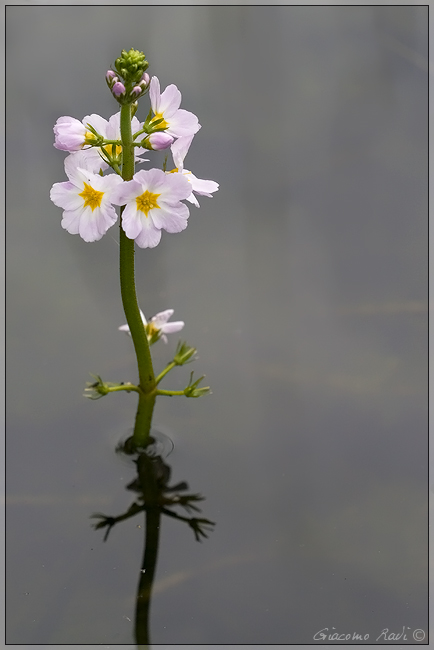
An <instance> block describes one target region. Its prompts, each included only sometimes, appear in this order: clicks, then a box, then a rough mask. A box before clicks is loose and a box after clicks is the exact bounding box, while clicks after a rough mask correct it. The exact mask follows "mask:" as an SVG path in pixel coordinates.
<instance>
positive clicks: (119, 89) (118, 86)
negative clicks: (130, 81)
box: [112, 81, 125, 97]
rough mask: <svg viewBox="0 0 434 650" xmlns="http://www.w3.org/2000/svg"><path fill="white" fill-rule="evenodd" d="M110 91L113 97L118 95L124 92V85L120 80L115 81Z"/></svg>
mask: <svg viewBox="0 0 434 650" xmlns="http://www.w3.org/2000/svg"><path fill="white" fill-rule="evenodd" d="M112 93H113V95H114V96H115V97H120V96H121V95H124V94H125V86H124V84H123V83H121V82H120V81H117V82H116V83H115V85H114V86H113V88H112Z"/></svg>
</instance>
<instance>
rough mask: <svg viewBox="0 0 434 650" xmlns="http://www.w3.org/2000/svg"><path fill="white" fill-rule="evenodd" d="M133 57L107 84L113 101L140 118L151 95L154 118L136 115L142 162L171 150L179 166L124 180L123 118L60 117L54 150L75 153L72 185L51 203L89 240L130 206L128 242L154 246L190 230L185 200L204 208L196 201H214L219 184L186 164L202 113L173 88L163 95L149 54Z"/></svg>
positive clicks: (69, 169)
mask: <svg viewBox="0 0 434 650" xmlns="http://www.w3.org/2000/svg"><path fill="white" fill-rule="evenodd" d="M130 54H131V51H130V53H128V52H124V51H123V53H122V55H123V56H122V57H120V58H119V59H117V60H116V63H115V67H116V72H115V71H113V70H109V71H108V72H107V74H106V81H107V84H108V86H109V88H110V90H111V92H112V94H113V96H114V97H115V98H116V99H117V100H118V101H119V103H120V104H121V105H124V104H130V105H131V106H132V107H133V113H134V112H135V110H136V108H137V103H136V102H135V100H136V99H137V98H139V97H140V96H142V95H143V94H144V93H146V92H149V98H150V103H151V110H150V111H149V114H148V117H147V118H146V120H145V121H144V122H140V121H139V120H138V119H137V118H136V117H135V116H133V117H132V119H131V129H132V134H133V146H134V152H135V156H134V157H135V162H136V163H143V162H148V160H147V159H145V158H142V154H143V153H144V152H145V151H147V150H148V151H152V150H161V149H167V148H168V147H171V151H172V157H173V161H174V165H175V168H174V169H173V170H171V171H165V170H164V171H163V170H160V169H156V168H152V169H148V170H144V169H141V170H140V171H137V172H136V173H135V174H134V176H133V178H132V180H128V181H126V180H123V178H122V176H121V167H122V138H121V127H120V113H119V112H118V113H116V114H115V115H112V116H111V117H110V119H109V120H108V121H107V120H105V119H104V118H103V117H101V116H100V115H96V114H92V115H87V116H86V117H84V118H83V120H82V121H81V122H80V121H79V120H77V119H75V118H73V117H68V116H65V117H60V118H59V119H58V120H57V122H56V124H55V126H54V135H55V141H54V146H55V147H56V148H57V149H60V150H62V151H67V152H68V153H69V155H68V156H67V158H66V159H65V172H66V175H67V177H68V181H65V182H62V183H55V184H54V185H53V187H52V189H51V192H50V198H51V200H52V201H53V203H54V204H55V205H57V206H58V207H59V208H62V209H63V219H62V223H61V225H62V227H63V228H65V230H67V231H68V232H69V233H71V234H79V235H80V236H81V237H82V238H83V239H84V241H86V242H93V241H98V240H99V239H101V237H102V236H103V235H104V234H105V233H106V232H107V230H108V229H109V228H111V226H113V225H114V224H115V223H116V221H117V213H116V209H115V207H114V206H125V207H124V210H123V212H122V228H123V230H124V232H125V234H126V236H127V237H128V238H129V239H134V240H135V241H136V243H137V245H138V246H140V247H141V248H153V247H155V246H157V244H158V243H159V242H160V239H161V232H162V230H165V231H166V232H169V233H175V232H181V231H182V230H184V229H185V228H186V227H187V223H188V218H189V208H188V207H187V205H185V203H182V201H184V200H186V201H188V202H190V203H193V204H194V205H195V206H196V207H199V203H198V201H197V198H196V196H195V195H196V194H197V195H202V196H208V197H211V196H212V193H213V192H215V191H216V190H218V184H217V183H215V182H214V181H210V180H201V179H198V178H197V177H196V176H194V175H193V174H192V173H191V172H190V171H188V170H186V169H185V168H184V158H185V156H186V154H187V152H188V149H189V147H190V145H191V142H192V140H193V137H194V135H195V134H196V133H197V132H198V131H199V129H200V128H201V126H200V124H199V121H198V119H197V117H196V115H193V113H190V112H189V111H186V110H183V109H181V108H179V107H180V104H181V93H180V91H179V90H178V88H177V87H176V86H175V85H173V84H171V85H169V86H168V87H167V88H166V89H165V90H164V92H160V82H159V80H158V79H157V77H152V78H150V77H149V75H148V73H147V72H145V70H146V68H147V65H148V64H147V62H146V61H145V59H144V55H142V56H139V54H141V53H139V54H138V55H137V57H136V59H137V60H136V59H135V58H134V57H132V58H131V56H129V55H130ZM124 55H125V56H124ZM121 79H122V81H121ZM133 113H132V114H133ZM107 171H109V172H114V173H107V174H106V173H105V172H107Z"/></svg>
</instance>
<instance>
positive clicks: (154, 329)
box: [146, 323, 160, 339]
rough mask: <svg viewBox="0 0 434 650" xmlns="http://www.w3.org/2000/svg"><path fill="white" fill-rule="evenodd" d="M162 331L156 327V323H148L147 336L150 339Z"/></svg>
mask: <svg viewBox="0 0 434 650" xmlns="http://www.w3.org/2000/svg"><path fill="white" fill-rule="evenodd" d="M159 331H160V330H159V329H158V327H156V326H155V325H154V323H148V324H147V325H146V334H147V337H148V339H150V338H152V337H153V336H154V334H157V333H158V332H159Z"/></svg>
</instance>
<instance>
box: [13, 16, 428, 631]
mask: <svg viewBox="0 0 434 650" xmlns="http://www.w3.org/2000/svg"><path fill="white" fill-rule="evenodd" d="M6 40H7V43H6V45H7V136H6V137H7V176H6V180H7V204H6V207H7V300H8V302H7V307H8V312H7V327H8V329H7V333H8V338H7V345H8V366H7V385H8V391H7V399H8V417H7V500H8V510H7V512H8V518H7V521H8V527H7V551H8V554H7V578H8V583H7V587H8V591H7V642H8V643H15V644H17V643H19V644H68V643H71V644H74V643H75V644H77V643H80V644H84V643H85V644H101V643H106V644H128V643H131V642H132V622H131V621H130V620H129V619H132V618H133V616H132V614H133V611H134V597H135V589H136V582H137V576H138V570H139V564H140V559H141V553H142V545H143V521H140V520H139V519H136V520H130V521H128V522H126V523H124V524H121V525H119V526H118V527H116V528H115V529H114V530H113V531H112V533H111V535H110V537H109V540H108V541H107V542H106V543H105V544H104V543H103V542H102V534H101V532H99V531H98V532H95V531H93V529H92V528H91V526H90V522H91V520H90V519H89V517H90V515H91V514H92V513H94V512H96V511H102V512H104V513H106V514H118V513H120V512H122V511H123V510H124V509H125V508H126V507H127V506H128V505H129V503H130V501H131V498H130V497H131V495H130V493H126V492H125V489H124V488H125V485H126V484H127V483H128V482H129V480H131V478H132V470H131V468H130V467H129V466H127V465H126V464H122V463H121V461H120V460H119V458H116V457H115V454H114V451H113V450H114V447H115V445H116V444H117V442H118V441H119V439H120V438H122V437H124V436H125V435H126V434H127V433H128V430H129V429H130V427H131V426H132V424H133V419H134V412H135V397H134V395H127V394H119V395H110V396H108V397H106V398H105V399H103V400H101V401H98V402H90V401H86V400H85V399H84V398H83V397H82V391H83V387H84V384H85V382H86V381H88V380H89V379H90V376H89V374H88V373H89V372H93V373H98V374H100V375H102V377H103V378H104V379H106V380H108V381H122V380H123V381H129V380H130V381H134V380H135V378H136V370H135V359H134V355H133V352H132V346H131V341H130V340H129V339H128V337H126V336H124V335H122V334H121V333H119V332H118V331H117V327H118V326H119V325H121V324H123V323H124V322H125V318H124V316H123V313H122V306H121V302H120V296H119V288H118V245H117V243H116V240H117V229H116V227H114V228H112V229H111V230H110V231H109V233H108V234H107V236H105V237H104V238H103V239H102V240H101V241H100V242H98V243H94V244H86V243H84V242H83V241H82V240H81V239H80V238H79V237H78V236H72V235H69V234H68V233H66V232H65V231H64V230H62V228H61V227H60V220H61V211H60V210H59V209H58V208H56V207H55V206H54V205H53V204H52V203H51V202H50V200H49V190H50V187H51V185H52V184H53V183H54V182H60V181H63V180H66V177H65V176H64V172H63V159H64V155H63V154H62V153H61V152H59V151H57V150H55V149H54V148H53V146H52V143H53V132H52V127H53V124H54V123H55V121H56V119H57V118H58V117H59V116H61V115H72V116H74V117H77V118H79V119H81V118H82V117H83V116H84V115H86V114H89V113H94V112H95V113H99V114H101V115H103V116H104V117H106V118H108V117H110V115H112V114H113V113H114V112H116V105H115V103H114V101H113V100H112V98H111V96H110V94H109V93H108V91H107V88H106V86H105V82H104V74H105V71H106V69H107V68H108V67H109V66H110V65H111V64H112V63H113V61H114V59H115V58H116V57H117V56H118V55H119V53H120V51H121V49H122V48H127V49H129V48H130V47H136V48H138V49H142V50H143V51H144V52H145V53H146V55H147V59H148V61H149V62H150V68H149V72H150V73H151V74H156V75H157V76H158V77H159V78H160V81H161V83H162V86H163V87H165V86H166V85H168V84H169V83H175V84H177V85H178V87H179V88H180V90H181V92H182V94H183V102H182V107H183V108H185V109H187V110H191V111H193V112H194V113H196V114H197V115H198V116H199V120H200V122H201V124H202V129H201V131H200V132H199V133H198V134H197V136H196V138H195V140H194V143H193V145H192V147H191V150H190V152H189V154H188V158H187V162H188V167H189V169H191V170H192V171H193V172H194V173H195V174H196V175H197V176H198V177H200V178H211V179H213V180H216V181H218V182H219V183H220V190H219V192H217V193H216V194H215V196H214V198H213V199H206V198H203V199H201V200H200V203H201V208H200V210H196V209H195V208H194V207H192V208H191V217H190V222H189V226H188V228H187V230H186V231H185V232H183V233H182V234H179V235H169V234H167V233H164V234H163V237H162V241H161V244H160V245H159V246H158V247H157V248H156V249H154V250H144V251H138V254H137V262H136V268H137V285H138V295H139V300H140V303H141V305H142V307H143V308H144V311H145V313H146V314H147V315H148V316H151V315H152V314H154V313H156V312H157V311H161V310H162V309H166V308H168V307H171V308H173V309H175V314H174V318H175V319H182V320H184V321H185V322H186V326H185V329H184V331H183V333H182V334H183V337H185V338H186V339H187V340H188V342H189V343H191V344H192V345H194V346H196V347H197V348H198V349H199V356H200V359H199V360H198V361H196V362H195V366H194V368H195V370H196V372H197V373H199V374H203V373H204V374H206V380H207V383H209V384H210V385H211V387H212V390H213V395H212V396H210V397H208V398H202V399H200V400H181V399H175V398H173V399H167V400H164V399H163V398H161V399H160V401H159V402H158V404H157V408H156V413H155V423H156V425H157V426H159V427H160V429H161V430H162V431H164V432H165V433H166V434H167V435H169V436H170V437H171V439H172V440H173V441H174V443H175V450H174V452H173V453H172V454H171V456H170V457H169V459H168V460H169V462H170V463H171V464H172V467H173V482H176V481H180V480H187V481H188V483H189V484H190V488H191V491H193V492H201V493H202V494H204V495H205V496H206V501H205V502H204V504H203V514H204V516H206V517H208V518H210V519H212V520H214V521H216V522H217V526H216V529H215V531H214V532H213V533H212V534H211V535H210V538H209V539H208V540H206V541H205V542H203V543H202V544H198V543H196V542H195V541H194V539H193V535H192V533H191V531H190V530H188V529H187V528H186V527H184V526H183V525H181V524H179V523H177V522H173V521H170V520H164V521H163V528H162V533H161V546H160V554H159V563H158V569H157V577H156V585H155V593H154V599H153V606H152V623H151V634H152V640H153V642H154V643H166V644H173V643H187V644H194V643H198V644H199V643H201V644H203V643H206V644H210V643H220V644H223V643H226V644H232V643H246V644H258V643H262V644H267V643H280V644H282V643H283V644H286V643H288V644H289V643H291V644H295V643H303V644H306V643H312V639H313V636H314V634H315V633H316V632H318V631H319V630H321V629H323V628H326V627H327V628H329V629H330V630H332V628H335V629H336V631H339V632H350V633H352V632H360V633H362V634H365V633H369V635H370V640H372V641H373V640H374V639H375V638H376V637H377V636H378V635H379V634H380V633H381V631H382V630H383V629H384V628H386V627H387V628H389V629H390V630H391V631H397V632H399V631H401V630H402V628H403V626H406V627H407V628H408V629H409V630H410V632H409V636H410V637H411V633H412V631H413V630H415V629H416V628H422V629H424V630H426V629H427V578H426V571H427V561H426V542H427V524H426V512H427V506H426V467H427V446H426V434H427V385H426V377H427V341H426V336H427V303H426V296H427V280H426V278H427V195H426V194H427V192H426V190H427V9H426V7H405V6H402V7H398V6H395V7H393V6H390V7H375V6H371V7H336V6H335V7H176V8H174V7H92V6H87V7H61V6H54V7H47V6H46V7H43V6H40V7H26V6H22V7H18V6H14V7H9V8H8V9H7V30H6ZM146 101H147V100H144V101H143V106H144V107H143V108H142V109H141V111H142V113H140V110H139V115H138V116H139V117H141V119H144V117H145V116H146V113H147V110H148V105H147V103H146ZM159 160H160V161H161V157H160V159H159ZM176 340H177V339H176V336H174V337H172V338H171V341H170V343H169V345H168V347H167V348H165V347H164V345H163V344H162V343H161V344H160V348H159V350H158V352H157V361H156V366H157V367H162V366H163V365H164V364H165V362H166V361H168V360H169V359H170V353H171V351H172V350H173V349H174V347H175V345H176ZM187 375H188V373H187V371H186V370H185V371H183V370H178V372H177V374H175V373H173V378H172V377H170V378H168V379H167V382H166V384H165V385H166V386H169V385H170V386H171V387H174V388H182V387H183V382H184V381H185V379H186V378H187ZM140 524H142V528H141V529H140V528H138V527H137V526H138V525H140ZM409 642H410V641H409ZM400 643H401V644H402V643H403V641H401V642H400Z"/></svg>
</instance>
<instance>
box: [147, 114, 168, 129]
mask: <svg viewBox="0 0 434 650" xmlns="http://www.w3.org/2000/svg"><path fill="white" fill-rule="evenodd" d="M162 117H163V113H155V117H153V118H152V120H151V124H152V122H155V120H160V119H161V118H162ZM168 126H169V124H168V123H167V122H166V120H164V119H163V121H162V122H160V124H157V127H158V128H159V129H167V127H168Z"/></svg>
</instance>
